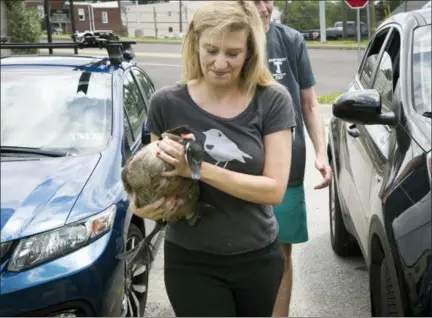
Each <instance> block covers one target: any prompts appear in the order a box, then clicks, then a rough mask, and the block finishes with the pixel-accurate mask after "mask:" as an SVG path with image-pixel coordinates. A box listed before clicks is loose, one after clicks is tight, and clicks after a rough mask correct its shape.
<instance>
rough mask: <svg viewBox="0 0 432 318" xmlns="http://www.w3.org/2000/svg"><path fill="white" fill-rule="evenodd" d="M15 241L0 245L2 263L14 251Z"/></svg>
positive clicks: (0, 261) (0, 260)
mask: <svg viewBox="0 0 432 318" xmlns="http://www.w3.org/2000/svg"><path fill="white" fill-rule="evenodd" d="M12 245H13V241H9V242H4V243H1V244H0V263H2V262H3V261H4V260H5V259H6V257H8V256H9V252H10V251H11V249H12Z"/></svg>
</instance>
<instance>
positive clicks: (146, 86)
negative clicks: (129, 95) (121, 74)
mask: <svg viewBox="0 0 432 318" xmlns="http://www.w3.org/2000/svg"><path fill="white" fill-rule="evenodd" d="M133 73H134V75H135V77H136V79H137V81H138V83H139V84H140V85H141V88H142V90H143V93H144V98H145V99H146V102H147V106H148V105H149V102H150V98H151V96H152V95H153V93H154V88H153V84H152V82H151V81H150V79H149V78H148V77H147V76H146V75H145V74H144V73H143V72H141V71H140V70H138V69H133Z"/></svg>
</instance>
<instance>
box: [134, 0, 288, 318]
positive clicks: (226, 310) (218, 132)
mask: <svg viewBox="0 0 432 318" xmlns="http://www.w3.org/2000/svg"><path fill="white" fill-rule="evenodd" d="M265 50H266V41H265V32H264V29H263V26H262V23H261V20H260V17H259V14H258V11H257V9H256V8H255V6H254V5H253V3H249V2H245V1H209V2H208V4H206V5H205V6H203V7H201V8H200V9H198V10H197V12H196V13H195V15H194V17H193V20H192V22H191V23H190V26H189V29H188V31H187V34H186V36H185V40H184V47H183V81H182V83H180V84H176V85H171V86H167V87H164V88H162V89H160V90H158V91H157V92H156V93H155V94H154V96H153V97H152V99H151V105H150V109H149V114H148V121H147V123H148V124H147V129H148V130H149V131H150V132H151V133H152V140H153V141H156V140H157V139H158V138H159V136H161V135H162V133H163V132H164V131H166V130H167V129H172V128H175V127H177V126H180V125H188V126H189V127H190V128H191V130H192V131H193V136H194V137H195V139H196V140H197V141H199V142H201V143H202V145H203V146H204V149H205V156H204V161H203V162H202V164H201V169H200V181H199V182H200V188H201V196H200V204H199V209H200V210H199V214H200V215H201V219H200V221H199V223H198V224H197V225H196V226H193V227H191V226H190V225H189V224H188V223H187V222H186V221H184V222H183V221H180V222H176V223H169V224H168V225H167V228H166V233H165V245H164V250H165V286H166V290H167V294H168V297H169V300H170V302H171V304H172V307H173V309H174V311H175V313H176V315H177V316H189V317H192V316H207V317H208V316H213V317H227V316H229V317H233V316H261V317H264V316H267V317H270V316H271V315H272V311H273V306H274V303H275V299H276V294H277V291H278V288H279V286H280V283H281V277H282V273H283V268H284V261H283V255H282V251H281V249H280V246H279V243H278V241H277V234H278V226H277V222H276V219H275V217H274V214H273V209H272V206H273V205H277V204H279V203H280V202H281V200H282V198H283V196H284V193H285V190H286V187H287V183H288V178H289V171H290V165H291V144H292V130H293V128H294V127H295V118H294V116H295V115H294V110H293V105H292V100H291V96H290V94H289V93H288V91H287V90H286V89H285V88H284V87H283V86H281V85H279V84H277V83H276V82H275V81H274V80H273V77H272V75H271V73H270V72H269V70H268V68H267V62H266V56H265ZM159 149H160V152H159V153H158V156H159V157H160V159H161V160H165V161H166V162H168V163H170V164H172V165H173V166H175V170H173V171H170V172H164V173H163V175H164V176H166V177H168V178H169V177H170V176H174V175H180V176H183V177H186V178H190V177H191V174H190V170H189V168H188V165H187V163H186V162H185V158H184V150H183V147H182V146H181V145H180V144H178V143H176V142H175V141H173V140H169V139H163V140H162V141H160V142H159ZM164 200H165V199H163V198H162V199H160V200H158V201H156V202H154V203H152V204H150V205H148V206H146V207H144V208H142V209H140V210H138V211H135V213H136V214H137V215H139V216H141V217H144V218H150V219H153V220H160V219H161V218H163V215H164V213H166V212H167V211H164V208H163V207H164V206H165V205H164V204H163V202H164ZM166 200H167V202H168V204H167V205H166V206H168V207H170V208H175V206H176V205H175V199H174V198H167V199H166ZM168 212H169V211H168Z"/></svg>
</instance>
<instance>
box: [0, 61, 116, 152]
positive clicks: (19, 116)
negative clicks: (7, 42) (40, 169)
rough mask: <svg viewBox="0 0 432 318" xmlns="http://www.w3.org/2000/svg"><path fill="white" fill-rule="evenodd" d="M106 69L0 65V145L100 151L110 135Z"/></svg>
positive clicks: (109, 106)
mask: <svg viewBox="0 0 432 318" xmlns="http://www.w3.org/2000/svg"><path fill="white" fill-rule="evenodd" d="M111 79H112V76H111V74H107V73H89V72H83V71H76V70H71V69H69V68H62V69H59V68H57V67H53V68H48V67H44V68H43V70H41V68H35V69H31V68H30V69H26V70H23V69H22V68H21V67H18V68H14V67H2V69H1V125H0V129H1V145H2V147H5V146H7V147H32V148H44V149H60V150H65V151H70V152H72V153H84V152H85V153H88V152H95V151H100V150H101V149H103V148H104V147H106V145H107V143H108V141H109V138H110V136H111V127H112V98H111Z"/></svg>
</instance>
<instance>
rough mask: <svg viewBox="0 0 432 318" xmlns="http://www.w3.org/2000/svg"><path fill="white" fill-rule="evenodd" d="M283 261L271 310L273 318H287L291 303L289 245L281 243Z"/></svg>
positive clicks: (290, 246)
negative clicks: (279, 281) (283, 264)
mask: <svg viewBox="0 0 432 318" xmlns="http://www.w3.org/2000/svg"><path fill="white" fill-rule="evenodd" d="M281 246H282V251H283V254H284V259H285V267H284V272H283V276H282V281H281V284H280V287H279V291H278V294H277V298H276V302H275V305H274V309H273V317H288V313H289V305H290V301H291V290H292V279H293V269H292V260H291V250H292V245H291V244H284V243H281Z"/></svg>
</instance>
